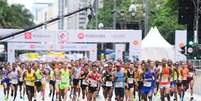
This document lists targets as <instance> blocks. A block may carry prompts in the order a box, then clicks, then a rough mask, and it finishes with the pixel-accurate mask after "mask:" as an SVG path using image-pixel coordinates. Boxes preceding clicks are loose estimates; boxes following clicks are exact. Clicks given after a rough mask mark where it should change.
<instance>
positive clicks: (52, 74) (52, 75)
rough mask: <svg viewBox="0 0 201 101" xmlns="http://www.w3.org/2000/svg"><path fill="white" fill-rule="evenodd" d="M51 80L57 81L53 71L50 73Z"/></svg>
mask: <svg viewBox="0 0 201 101" xmlns="http://www.w3.org/2000/svg"><path fill="white" fill-rule="evenodd" d="M50 80H53V81H54V80H55V73H54V71H53V70H51V71H50Z"/></svg>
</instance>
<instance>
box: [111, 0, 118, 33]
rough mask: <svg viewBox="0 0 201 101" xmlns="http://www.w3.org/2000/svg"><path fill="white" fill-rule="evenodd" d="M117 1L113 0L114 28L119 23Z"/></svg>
mask: <svg viewBox="0 0 201 101" xmlns="http://www.w3.org/2000/svg"><path fill="white" fill-rule="evenodd" d="M116 10H117V1H116V0H113V15H112V19H113V24H112V28H113V29H116V24H117V18H116V16H117V12H116Z"/></svg>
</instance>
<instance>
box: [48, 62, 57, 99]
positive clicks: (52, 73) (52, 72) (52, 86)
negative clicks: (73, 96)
mask: <svg viewBox="0 0 201 101" xmlns="http://www.w3.org/2000/svg"><path fill="white" fill-rule="evenodd" d="M50 67H51V69H50V74H49V80H50V81H49V87H50V93H49V97H51V96H52V101H54V95H55V84H56V79H55V67H54V66H53V65H51V64H50Z"/></svg>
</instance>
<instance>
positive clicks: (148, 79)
mask: <svg viewBox="0 0 201 101" xmlns="http://www.w3.org/2000/svg"><path fill="white" fill-rule="evenodd" d="M149 66H150V65H149V64H148V63H146V65H145V68H144V73H143V77H142V80H143V87H142V89H141V93H142V98H143V99H144V101H147V97H148V98H149V101H151V100H152V97H151V94H152V92H153V75H152V73H151V70H150V68H149Z"/></svg>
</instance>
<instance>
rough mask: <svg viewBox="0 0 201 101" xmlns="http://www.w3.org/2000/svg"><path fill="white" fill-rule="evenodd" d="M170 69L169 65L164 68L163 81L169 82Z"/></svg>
mask: <svg viewBox="0 0 201 101" xmlns="http://www.w3.org/2000/svg"><path fill="white" fill-rule="evenodd" d="M169 75H170V69H169V67H167V66H166V67H164V68H162V77H161V82H169Z"/></svg>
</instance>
